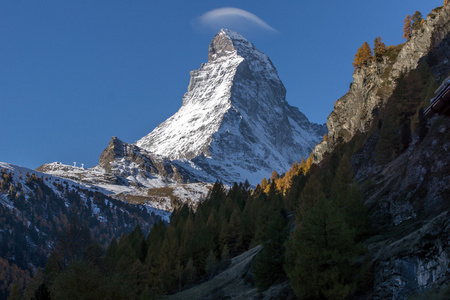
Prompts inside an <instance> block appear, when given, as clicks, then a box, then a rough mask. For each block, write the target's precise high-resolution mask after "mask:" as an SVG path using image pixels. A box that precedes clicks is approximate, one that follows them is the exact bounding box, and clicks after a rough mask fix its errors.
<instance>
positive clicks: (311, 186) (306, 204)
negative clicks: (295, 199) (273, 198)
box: [295, 175, 325, 223]
mask: <svg viewBox="0 0 450 300" xmlns="http://www.w3.org/2000/svg"><path fill="white" fill-rule="evenodd" d="M321 198H325V194H324V192H323V189H322V184H321V183H320V180H319V179H318V178H317V176H315V175H313V176H311V177H310V178H309V180H308V182H307V183H306V184H305V187H304V188H303V191H302V193H301V194H300V199H299V206H298V208H297V211H296V215H295V217H296V222H297V223H300V222H301V221H302V220H303V218H304V216H305V215H306V214H307V213H308V211H309V210H310V209H311V208H312V207H313V206H314V205H315V204H316V202H317V201H319V200H320V199H321Z"/></svg>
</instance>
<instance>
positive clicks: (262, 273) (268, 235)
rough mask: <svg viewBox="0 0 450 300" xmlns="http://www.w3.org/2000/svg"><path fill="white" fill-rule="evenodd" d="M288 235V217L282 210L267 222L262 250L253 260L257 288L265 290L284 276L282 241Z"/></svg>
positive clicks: (283, 248)
mask: <svg viewBox="0 0 450 300" xmlns="http://www.w3.org/2000/svg"><path fill="white" fill-rule="evenodd" d="M288 235H289V228H288V219H287V216H286V213H285V212H284V210H282V211H280V213H278V214H277V215H276V216H275V217H274V219H273V220H272V221H271V222H270V223H269V225H268V228H267V230H266V231H265V233H264V236H263V250H262V251H261V253H259V254H258V256H257V257H256V260H255V264H254V270H253V274H254V276H255V285H256V286H257V287H258V289H260V290H266V289H267V288H269V287H270V286H271V285H272V284H274V283H276V282H279V281H281V280H283V279H284V278H285V277H286V274H285V272H284V270H283V266H284V257H285V247H284V242H285V241H286V239H287V237H288Z"/></svg>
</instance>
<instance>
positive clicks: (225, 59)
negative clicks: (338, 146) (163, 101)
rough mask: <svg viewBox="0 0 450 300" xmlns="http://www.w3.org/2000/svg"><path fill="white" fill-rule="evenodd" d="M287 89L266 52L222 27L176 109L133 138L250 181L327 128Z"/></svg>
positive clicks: (287, 161) (214, 172)
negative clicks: (291, 99)
mask: <svg viewBox="0 0 450 300" xmlns="http://www.w3.org/2000/svg"><path fill="white" fill-rule="evenodd" d="M285 95H286V90H285V88H284V86H283V84H282V82H281V80H280V79H279V77H278V74H277V71H276V69H275V67H274V66H273V64H272V63H271V61H270V59H269V58H268V57H267V56H266V55H265V54H263V53H262V52H260V51H259V50H257V49H256V48H255V47H254V46H253V45H252V44H251V43H250V42H249V41H247V40H246V39H245V38H244V37H243V36H242V35H240V34H238V33H236V32H232V31H229V30H226V29H223V30H221V31H220V32H219V33H218V34H217V35H216V36H215V37H214V38H213V40H212V42H211V45H210V46H209V56H208V63H206V64H203V65H202V66H201V68H200V69H199V70H195V71H192V72H191V80H190V84H189V87H188V91H187V93H186V94H185V95H184V97H183V104H182V106H181V108H180V109H179V110H178V112H177V113H176V114H174V115H173V116H172V117H170V118H169V119H168V120H166V121H165V122H163V123H161V124H160V125H159V126H158V127H157V128H155V130H153V131H152V132H151V133H149V134H148V135H147V136H145V137H143V138H142V139H140V140H139V141H137V142H136V145H137V146H139V147H141V148H144V149H146V150H148V151H149V152H152V153H156V154H159V155H162V156H165V157H167V158H169V159H171V160H184V159H187V160H191V161H193V162H194V163H195V164H196V165H198V166H199V167H201V168H202V169H203V170H205V171H206V172H207V173H208V174H209V175H210V176H211V177H212V178H219V179H221V180H223V181H225V182H229V183H231V182H233V181H244V180H245V179H248V180H249V181H250V182H251V183H253V184H256V183H257V182H259V181H260V180H261V178H262V177H267V176H269V175H270V173H271V172H272V171H274V170H276V171H278V172H281V173H283V172H284V171H286V170H287V169H288V168H289V167H290V165H291V164H292V163H293V162H295V161H298V160H301V158H302V157H307V156H308V155H309V153H310V152H311V150H312V148H313V147H314V146H315V145H316V144H317V143H318V142H319V141H320V140H321V138H322V136H323V134H324V133H325V130H324V126H321V125H317V124H313V123H310V122H309V121H308V119H307V118H306V117H305V116H304V115H303V114H302V113H301V112H300V111H299V110H298V109H297V108H294V107H292V106H290V105H289V104H288V103H287V102H286V100H285Z"/></svg>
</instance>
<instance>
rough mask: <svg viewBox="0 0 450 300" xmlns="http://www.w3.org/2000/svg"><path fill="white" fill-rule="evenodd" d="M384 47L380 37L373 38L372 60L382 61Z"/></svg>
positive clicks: (385, 49) (384, 51)
mask: <svg viewBox="0 0 450 300" xmlns="http://www.w3.org/2000/svg"><path fill="white" fill-rule="evenodd" d="M386 51H387V48H386V45H385V44H384V43H383V42H382V41H381V36H379V37H377V38H375V41H374V46H373V60H374V61H382V60H383V55H384V54H385V53H386Z"/></svg>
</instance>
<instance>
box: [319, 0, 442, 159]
mask: <svg viewBox="0 0 450 300" xmlns="http://www.w3.org/2000/svg"><path fill="white" fill-rule="evenodd" d="M449 32H450V7H449V6H448V5H447V6H445V7H438V8H436V9H434V10H433V11H432V12H431V13H430V14H429V15H428V16H427V18H426V21H425V22H424V23H423V24H422V26H421V28H420V29H418V30H416V31H414V33H413V35H412V37H411V39H410V40H409V41H407V42H406V43H405V44H402V45H398V46H395V47H392V48H391V49H389V50H388V52H387V53H386V55H385V56H384V57H383V61H382V62H373V61H372V60H369V61H368V62H366V63H365V64H363V65H362V66H361V67H359V68H357V69H356V70H355V72H354V73H353V83H352V84H351V86H350V90H349V91H348V93H347V94H345V95H344V96H343V97H342V98H340V99H339V100H338V101H336V104H335V107H334V110H333V112H331V114H330V115H329V116H328V121H327V127H328V139H327V141H323V142H321V143H320V144H319V145H317V146H316V148H315V149H314V152H313V156H314V160H315V162H320V161H321V160H322V158H323V155H324V153H326V152H331V151H332V150H333V149H334V148H335V147H336V146H337V145H338V144H339V143H340V142H347V141H349V140H351V138H352V137H354V136H355V135H356V134H357V133H358V132H367V131H368V130H369V129H370V128H371V126H372V124H373V123H372V122H373V120H374V117H375V116H376V115H377V114H378V112H379V110H380V109H382V107H383V106H384V105H385V104H386V102H387V101H388V99H389V97H390V96H391V95H392V93H393V91H394V89H395V87H396V85H397V80H398V79H399V78H400V76H401V74H405V73H407V72H408V71H410V70H412V69H415V68H416V67H417V66H418V65H419V62H420V61H422V60H423V59H424V57H425V56H427V57H428V58H427V61H428V62H429V64H430V65H431V71H432V73H433V74H434V76H435V78H436V79H437V80H443V79H444V77H445V76H446V75H447V73H446V69H447V68H448V57H450V52H449V51H450V50H449V47H448V46H449V38H448V35H449Z"/></svg>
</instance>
